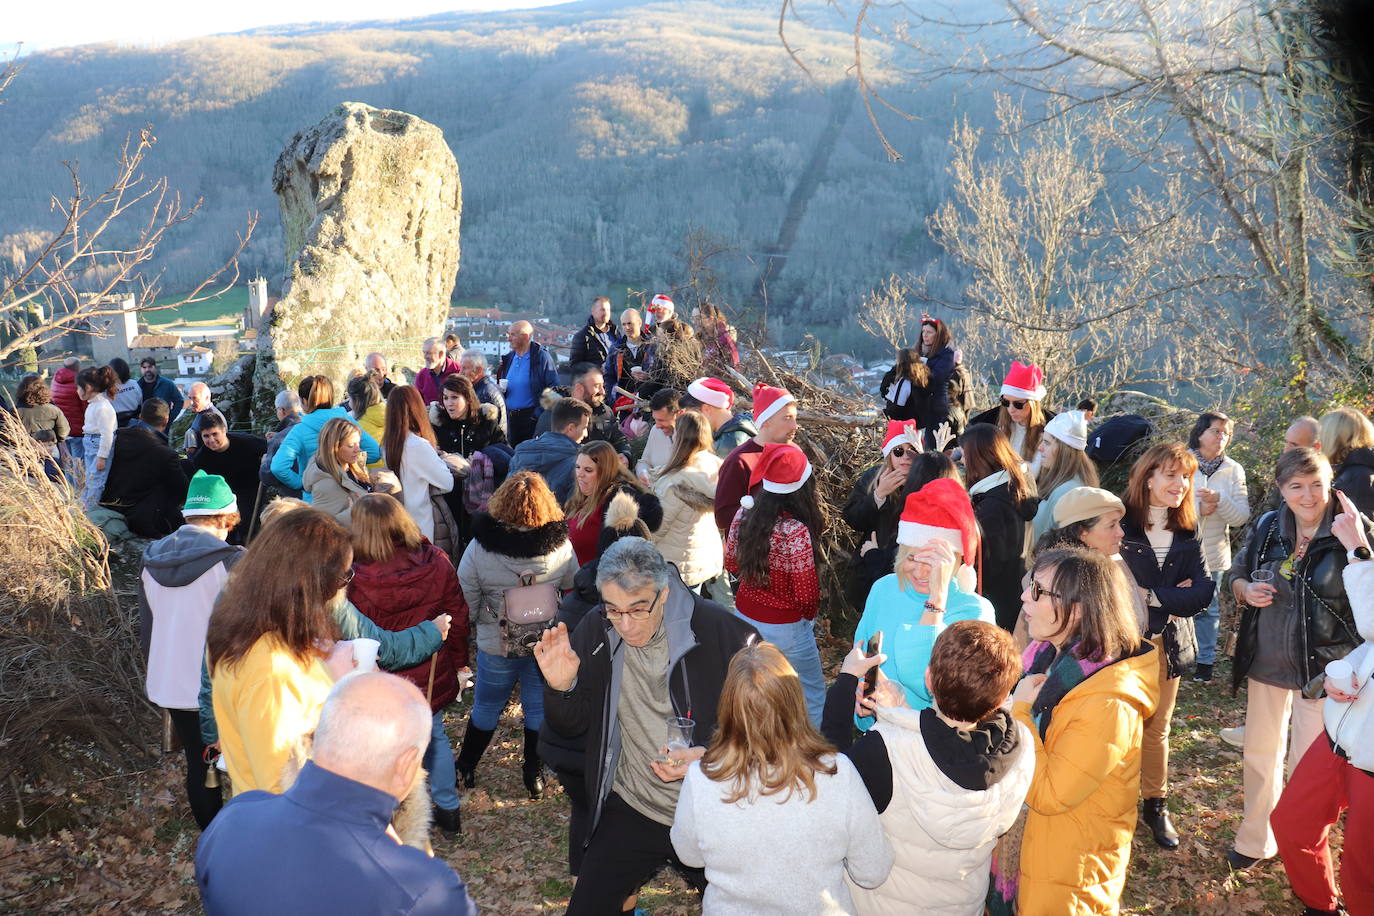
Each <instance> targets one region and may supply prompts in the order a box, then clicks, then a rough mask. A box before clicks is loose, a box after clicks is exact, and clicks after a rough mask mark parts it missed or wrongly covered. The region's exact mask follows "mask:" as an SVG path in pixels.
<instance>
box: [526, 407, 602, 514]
mask: <svg viewBox="0 0 1374 916" xmlns="http://www.w3.org/2000/svg"><path fill="white" fill-rule="evenodd" d="M549 413H550V415H552V417H553V420H552V422H551V423H550V424H549V425H550V426H551V427H552V428H551V429H550V430H549V431H548V432H546V433H544V434H543V435H541V436H539V437H538V438H536V439H527V440H525V441H524V442H521V443H520V444H519V445H517V446H516V447H515V454H514V455H512V456H511V459H510V472H509V473H511V474H514V473H515V472H516V471H534V472H535V473H537V474H541V475H543V477H544V482H545V483H547V484H548V485H549V489H550V490H552V491H553V495H554V496H555V497H556V498H557V499H558V504H559V505H562V504H563V503H566V502H567V501H568V499H569V497H571V496H572V494H573V469H574V467H575V466H576V464H577V451H578V444H579V443H580V442H581V441H582V440H583V439H585V438H586V437H587V426H588V424H589V423H591V419H592V409H591V408H590V407H588V406H587V404H586V402H585V401H579V400H578V399H577V398H563V399H562V400H561V401H559V402H558V403H557V404H555V405H554V406H553V409H552V410H550V411H549Z"/></svg>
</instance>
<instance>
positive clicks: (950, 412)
mask: <svg viewBox="0 0 1374 916" xmlns="http://www.w3.org/2000/svg"><path fill="white" fill-rule="evenodd" d="M917 350H918V351H919V355H920V357H921V359H922V360H923V361H924V362H925V364H926V369H927V370H928V371H929V372H930V381H929V382H927V384H926V390H927V392H928V396H927V397H926V402H925V405H924V408H925V414H924V416H922V417H920V418H919V420H920V423H921V428H922V429H924V430H926V431H927V435H928V436H930V435H931V434H932V433H933V431H934V430H935V429H936V428H937V427H939V426H940V424H942V423H948V424H949V428H950V431H951V432H953V433H956V434H957V433H959V432H961V431H963V429H964V426H965V423H966V418H965V417H964V414H963V410H962V409H961V408H958V407H955V406H954V405H952V404H950V400H949V383H950V379H952V378H953V377H954V372H955V370H956V369H957V368H958V363H957V361H956V359H955V355H954V343H953V341H952V340H951V337H950V333H949V325H947V324H945V323H944V322H943V321H941V320H940V319H938V318H931V317H930V316H929V315H923V316H921V345H920V346H919V347H918V348H917ZM926 444H927V446H931V445H933V444H934V441H933V439H931V441H928V442H927V443H926Z"/></svg>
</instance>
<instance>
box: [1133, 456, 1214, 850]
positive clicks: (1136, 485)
mask: <svg viewBox="0 0 1374 916" xmlns="http://www.w3.org/2000/svg"><path fill="white" fill-rule="evenodd" d="M1196 472H1197V458H1195V457H1194V456H1193V453H1192V452H1190V451H1189V450H1188V447H1187V446H1185V445H1184V444H1183V443H1181V442H1173V443H1168V444H1161V445H1154V446H1151V447H1150V448H1149V449H1147V450H1146V452H1145V454H1143V455H1141V456H1140V458H1139V460H1137V461H1136V463H1135V466H1134V467H1133V468H1131V478H1130V481H1129V483H1127V485H1126V494H1125V496H1124V497H1123V498H1122V502H1123V503H1125V505H1126V518H1125V519H1124V521H1123V523H1122V529H1123V530H1124V531H1125V533H1126V537H1125V539H1124V540H1123V541H1122V542H1121V558H1122V559H1123V560H1125V561H1126V565H1127V566H1128V567H1130V570H1131V575H1132V576H1133V577H1134V578H1135V584H1136V586H1137V587H1139V588H1141V589H1144V591H1145V604H1146V606H1147V608H1148V611H1149V619H1148V621H1147V623H1146V625H1145V626H1146V633H1145V636H1146V638H1147V639H1150V640H1151V641H1152V642H1153V643H1154V644H1155V648H1157V649H1159V650H1161V651H1162V653H1163V654H1162V655H1161V657H1160V660H1161V665H1160V671H1159V676H1160V681H1159V704H1158V705H1157V706H1156V707H1155V711H1154V714H1153V715H1151V716H1150V718H1149V719H1147V720H1146V721H1145V735H1144V739H1143V740H1142V742H1141V751H1140V791H1141V794H1142V795H1143V796H1144V798H1145V812H1144V815H1143V820H1144V821H1145V823H1146V824H1147V825H1148V826H1149V827H1150V831H1151V832H1152V833H1153V834H1154V839H1155V842H1156V843H1158V844H1159V845H1160V846H1162V847H1163V848H1165V849H1176V848H1178V832H1177V831H1175V830H1174V825H1173V824H1172V823H1171V822H1170V820H1169V811H1168V809H1167V808H1166V807H1165V802H1166V800H1167V797H1168V785H1169V723H1170V720H1171V719H1172V718H1173V715H1174V704H1175V702H1176V701H1177V699H1178V682H1179V678H1180V677H1181V676H1182V675H1184V674H1187V673H1189V672H1191V671H1192V670H1193V668H1194V667H1195V666H1196V664H1197V636H1196V634H1195V633H1194V630H1193V620H1192V618H1193V617H1194V616H1196V615H1197V614H1198V613H1199V612H1201V611H1203V610H1204V609H1206V607H1207V605H1209V604H1211V603H1212V594H1213V593H1214V592H1215V591H1216V583H1215V582H1214V581H1213V580H1212V577H1211V576H1209V575H1208V574H1207V565H1206V562H1205V561H1204V560H1203V557H1202V542H1201V541H1200V540H1198V537H1197V524H1198V520H1197V504H1196V502H1195V501H1194V499H1193V475H1194V474H1195V473H1196Z"/></svg>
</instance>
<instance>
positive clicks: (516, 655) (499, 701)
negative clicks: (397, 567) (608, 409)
mask: <svg viewBox="0 0 1374 916" xmlns="http://www.w3.org/2000/svg"><path fill="white" fill-rule="evenodd" d="M394 393H395V392H393V394H394ZM576 574H577V561H576V559H575V558H574V557H573V549H572V544H570V543H569V542H568V525H567V522H566V521H564V519H563V511H562V510H561V509H560V508H558V500H557V499H555V498H554V495H553V492H552V491H551V490H550V489H549V485H548V484H546V483H545V482H544V478H543V477H541V476H540V475H538V474H536V473H534V472H533V471H517V472H516V473H514V474H512V475H511V476H510V477H509V478H507V479H506V482H505V483H503V484H501V486H499V487H497V488H496V492H495V493H493V494H492V495H491V500H490V501H489V502H488V503H487V511H486V512H484V513H480V514H478V515H477V517H476V518H475V519H474V520H473V525H472V541H471V542H469V543H468V546H467V549H466V550H465V551H463V559H462V562H461V563H459V564H458V581H459V583H460V584H461V585H462V589H463V597H464V598H465V599H466V600H467V603H468V619H469V620H471V621H472V625H473V628H474V629H475V631H476V635H477V684H476V687H475V689H474V691H473V699H472V715H471V717H470V718H469V719H468V727H467V731H466V733H465V734H464V735H463V746H462V749H461V750H459V752H458V760H457V767H458V772H459V773H461V774H462V776H463V784H464V785H465V786H467V787H468V788H472V787H473V786H475V785H476V784H477V777H476V770H477V763H478V761H480V760H481V759H482V754H483V752H485V751H486V749H487V745H488V744H490V743H491V738H492V735H493V734H495V732H496V723H497V721H498V720H499V719H500V717H501V713H502V712H503V711H504V710H505V708H506V702H507V701H508V700H509V699H510V695H511V691H513V690H514V689H515V685H516V682H517V681H518V682H519V684H520V705H521V707H522V708H523V709H524V714H525V765H524V777H525V788H526V789H527V790H528V791H529V794H530V798H535V799H537V798H540V797H542V796H543V793H544V776H543V763H542V761H541V760H540V759H539V749H538V743H539V726H540V725H541V724H543V721H544V678H543V676H542V675H540V673H539V665H538V663H537V662H536V661H535V659H534V643H535V642H537V641H538V633H530V632H527V631H524V630H521V629H519V628H517V627H515V626H511V625H510V622H509V621H507V620H506V617H505V609H506V592H507V590H509V589H513V588H516V587H517V586H520V585H526V584H540V583H545V582H548V583H552V584H554V585H555V586H557V588H558V589H559V590H561V591H566V590H568V589H570V588H572V587H573V577H574V576H575V575H576ZM550 622H551V621H550ZM531 637H532V638H531Z"/></svg>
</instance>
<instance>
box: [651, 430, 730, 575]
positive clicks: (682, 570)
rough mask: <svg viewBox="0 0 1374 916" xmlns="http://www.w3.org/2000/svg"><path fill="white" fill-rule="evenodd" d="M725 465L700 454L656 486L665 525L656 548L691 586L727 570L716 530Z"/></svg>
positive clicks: (658, 533) (655, 535) (657, 533)
mask: <svg viewBox="0 0 1374 916" xmlns="http://www.w3.org/2000/svg"><path fill="white" fill-rule="evenodd" d="M721 464H722V461H721V460H720V458H718V457H716V456H715V455H714V454H712V453H711V452H697V453H696V455H694V456H693V457H692V460H691V462H690V463H689V464H688V465H687V466H686V467H684V468H681V469H680V470H676V471H673V472H672V473H671V474H665V475H663V476H662V477H660V478H659V479H658V480H657V481H656V482H655V483H654V495H656V496H657V497H658V499H659V502H660V503H662V504H663V522H662V524H660V525H659V526H658V530H657V531H655V532H654V533H653V542H654V546H656V547H657V548H658V549H659V552H660V553H662V554H663V558H664V559H665V560H667V561H668V562H669V563H672V564H673V565H675V566H676V567H677V571H678V573H679V574H680V575H681V576H682V581H683V582H684V583H686V584H687V585H688V586H692V585H697V584H700V583H702V582H705V581H706V580H707V579H712V578H714V577H716V576H718V575H720V572H721V570H722V569H724V567H725V547H724V545H723V544H722V543H721V540H720V529H718V528H717V527H716V519H715V499H716V478H717V476H718V475H719V474H720V466H721Z"/></svg>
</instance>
